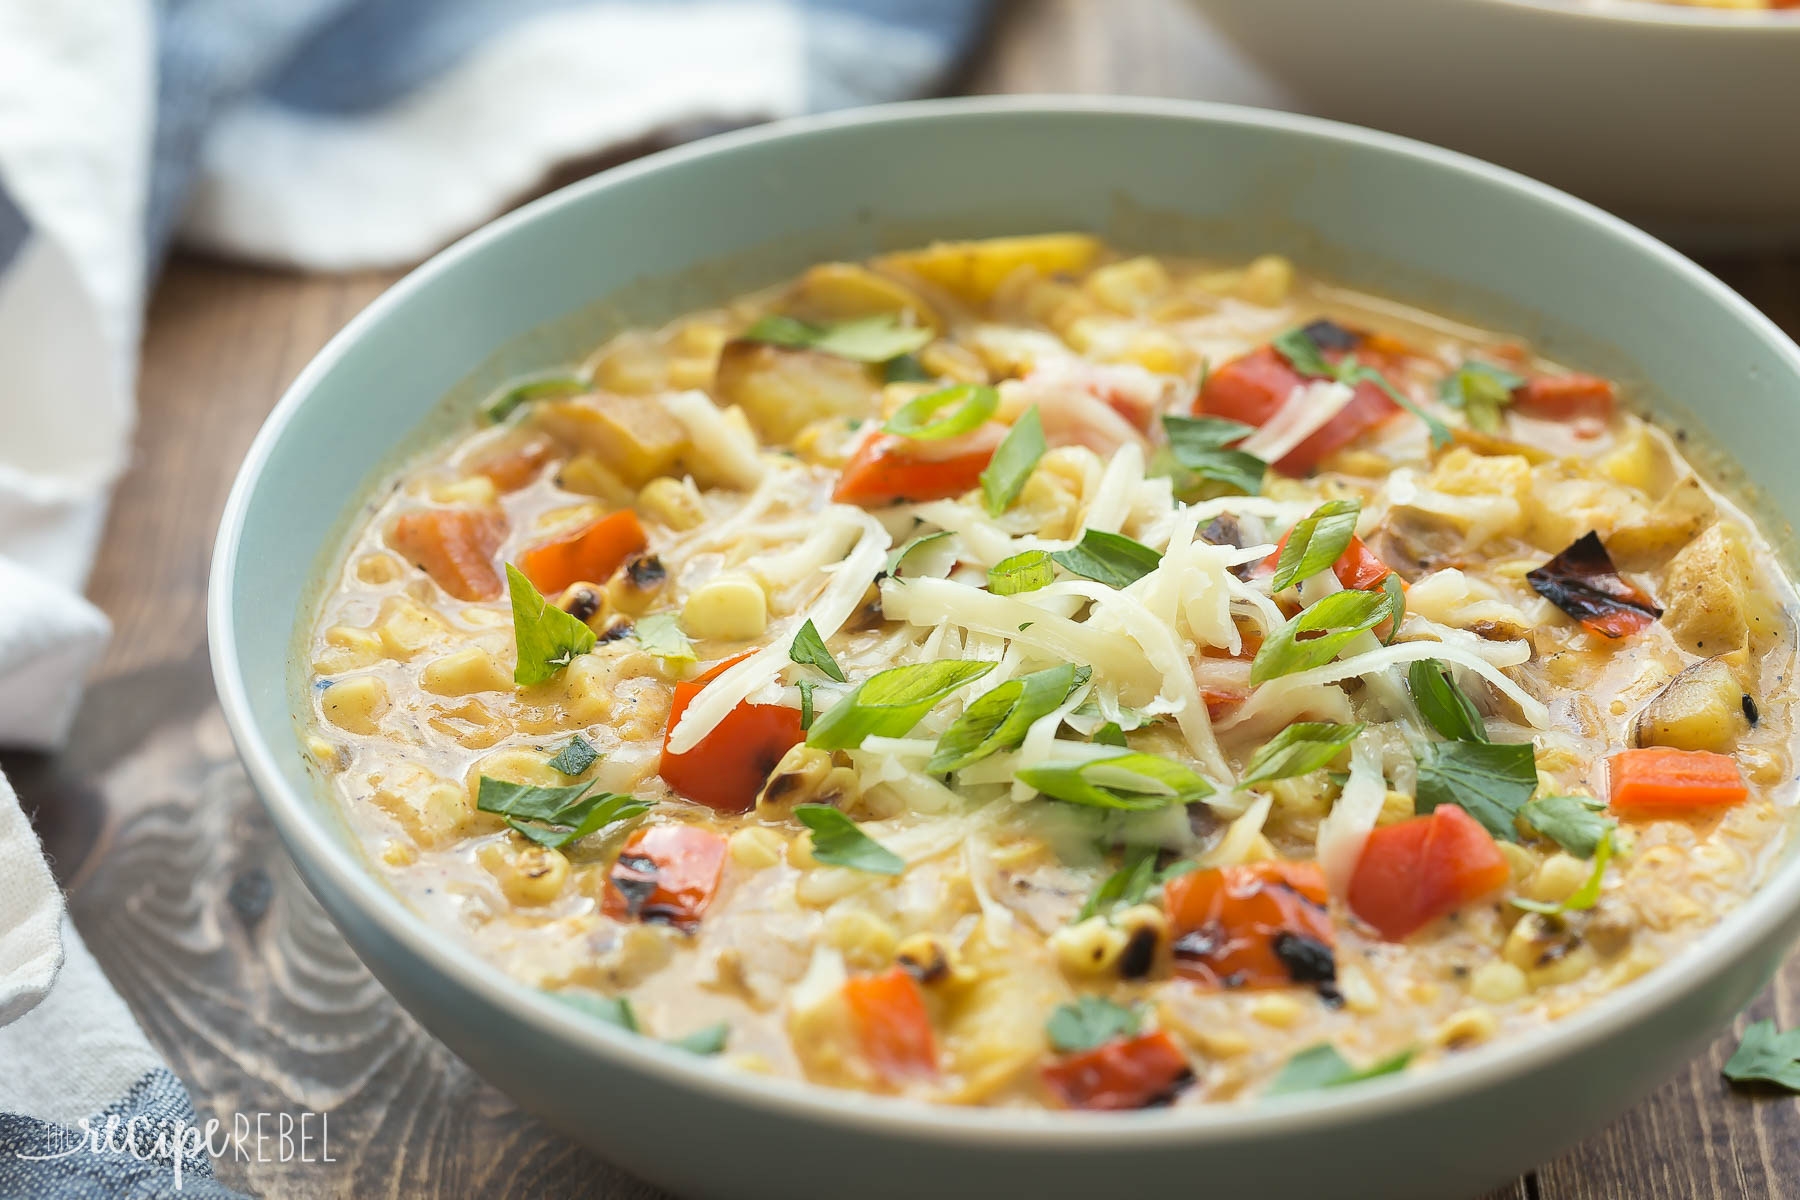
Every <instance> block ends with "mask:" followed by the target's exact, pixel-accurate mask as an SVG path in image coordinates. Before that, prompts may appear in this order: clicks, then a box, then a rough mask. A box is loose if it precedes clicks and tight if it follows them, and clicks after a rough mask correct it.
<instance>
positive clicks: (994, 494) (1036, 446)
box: [981, 404, 1045, 517]
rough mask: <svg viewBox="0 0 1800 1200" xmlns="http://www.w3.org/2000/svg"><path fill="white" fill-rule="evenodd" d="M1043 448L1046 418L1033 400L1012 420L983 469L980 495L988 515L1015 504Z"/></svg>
mask: <svg viewBox="0 0 1800 1200" xmlns="http://www.w3.org/2000/svg"><path fill="white" fill-rule="evenodd" d="M1044 448H1045V442H1044V420H1043V418H1042V417H1040V416H1039V415H1038V410H1037V405H1035V404H1034V405H1032V406H1031V407H1030V408H1028V409H1026V410H1025V412H1024V413H1023V414H1022V415H1021V416H1020V417H1019V419H1018V420H1017V421H1014V422H1013V426H1012V428H1011V429H1009V430H1007V431H1006V436H1005V437H1004V438H1002V439H1000V445H999V447H998V448H996V449H995V451H994V457H992V458H990V459H989V460H988V465H987V468H986V469H985V470H983V471H982V472H981V499H982V505H983V507H985V508H986V509H987V513H988V516H990V517H997V516H999V515H1000V514H1001V513H1003V512H1005V511H1006V510H1007V509H1008V508H1011V507H1012V502H1013V501H1014V500H1017V499H1018V498H1019V493H1020V492H1022V491H1024V490H1025V481H1026V480H1028V479H1030V478H1031V472H1032V470H1033V469H1034V468H1035V467H1036V466H1037V464H1038V459H1040V458H1042V457H1044Z"/></svg>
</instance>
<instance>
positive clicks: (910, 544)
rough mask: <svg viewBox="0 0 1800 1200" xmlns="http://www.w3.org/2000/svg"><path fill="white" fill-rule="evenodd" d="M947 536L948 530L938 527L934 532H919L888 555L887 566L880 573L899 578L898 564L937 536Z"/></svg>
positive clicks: (936, 538)
mask: <svg viewBox="0 0 1800 1200" xmlns="http://www.w3.org/2000/svg"><path fill="white" fill-rule="evenodd" d="M949 536H950V531H949V530H948V529H940V530H938V531H937V532H936V533H921V534H920V535H919V536H918V537H916V538H913V539H911V540H910V541H907V542H904V543H902V544H901V545H900V546H899V548H898V549H896V550H894V551H893V552H892V553H891V554H889V555H888V558H887V566H886V567H884V568H883V570H882V573H883V574H885V575H888V576H890V577H891V578H894V579H898V578H900V564H901V563H903V562H905V561H906V560H907V558H908V557H909V556H910V555H911V554H912V552H913V551H914V550H917V549H918V548H919V547H921V546H926V545H930V544H931V543H932V542H935V541H937V540H938V539H939V538H947V537H949Z"/></svg>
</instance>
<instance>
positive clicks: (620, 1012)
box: [550, 992, 638, 1033]
mask: <svg viewBox="0 0 1800 1200" xmlns="http://www.w3.org/2000/svg"><path fill="white" fill-rule="evenodd" d="M550 995H552V996H554V997H556V999H558V1000H560V1001H562V1002H563V1003H564V1004H566V1005H568V1006H569V1007H570V1008H576V1009H580V1010H581V1011H582V1012H584V1013H586V1014H587V1015H588V1016H590V1017H598V1018H600V1019H601V1020H602V1021H605V1022H606V1023H607V1024H608V1025H617V1026H618V1027H619V1028H620V1029H623V1030H625V1031H626V1032H628V1033H636V1032H638V1021H637V1013H635V1012H633V1011H632V1008H631V1001H630V1000H629V999H627V998H626V997H624V996H587V995H583V994H582V993H580V992H551V993H550Z"/></svg>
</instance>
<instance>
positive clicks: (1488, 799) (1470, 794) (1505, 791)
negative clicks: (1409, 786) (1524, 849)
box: [1417, 742, 1537, 842]
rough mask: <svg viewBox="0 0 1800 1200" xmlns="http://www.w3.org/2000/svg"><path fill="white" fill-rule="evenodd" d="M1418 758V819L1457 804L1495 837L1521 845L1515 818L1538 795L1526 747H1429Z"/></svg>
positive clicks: (1518, 744)
mask: <svg viewBox="0 0 1800 1200" xmlns="http://www.w3.org/2000/svg"><path fill="white" fill-rule="evenodd" d="M1417 757H1418V761H1419V787H1418V811H1419V812H1420V813H1421V814H1423V813H1428V812H1430V811H1431V810H1433V809H1434V808H1436V807H1437V806H1438V805H1440V804H1455V805H1458V806H1459V807H1461V808H1462V810H1463V811H1464V812H1466V813H1468V814H1469V815H1470V816H1471V817H1474V818H1475V819H1476V820H1477V821H1480V822H1481V824H1482V826H1483V827H1484V828H1485V829H1486V830H1487V831H1488V832H1489V833H1491V834H1493V835H1494V836H1495V837H1497V838H1501V839H1504V840H1505V841H1509V842H1516V841H1518V840H1519V830H1518V827H1517V825H1516V823H1515V822H1516V818H1517V817H1518V815H1519V810H1520V809H1522V808H1523V807H1524V806H1525V802H1526V801H1528V800H1530V799H1531V794H1532V793H1533V792H1535V791H1536V790H1537V759H1536V757H1535V755H1534V754H1533V753H1532V749H1531V743H1530V742H1433V743H1431V744H1430V745H1428V746H1426V747H1424V748H1423V750H1422V751H1421V752H1420V753H1419V754H1418V756H1417Z"/></svg>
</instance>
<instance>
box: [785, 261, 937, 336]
mask: <svg viewBox="0 0 1800 1200" xmlns="http://www.w3.org/2000/svg"><path fill="white" fill-rule="evenodd" d="M782 309H783V310H784V311H785V312H787V313H789V314H790V315H792V316H796V317H799V318H800V319H801V320H803V321H817V322H820V323H824V322H829V321H851V320H855V319H856V318H857V317H872V316H877V315H879V314H882V313H895V314H902V315H904V316H910V317H911V318H912V324H914V325H920V326H923V327H924V328H927V329H931V330H933V331H935V330H938V329H941V328H942V327H943V322H942V321H941V320H940V319H939V317H938V315H937V313H936V312H935V311H934V310H933V309H932V307H931V305H929V304H927V303H925V301H924V300H923V299H921V298H920V296H919V294H918V293H917V292H915V291H913V290H912V289H911V288H909V287H907V286H906V285H905V284H902V283H899V282H897V281H895V280H892V279H888V278H886V277H885V276H881V275H877V274H876V273H875V272H873V271H871V270H869V269H868V268H867V267H861V266H857V265H856V264H855V263H820V264H819V265H818V266H816V267H813V268H812V269H811V270H809V271H807V273H806V274H804V275H802V276H801V277H800V281H799V282H798V283H796V284H795V285H794V288H793V290H792V291H790V292H789V293H788V294H787V296H786V298H785V299H784V300H783V301H782Z"/></svg>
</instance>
